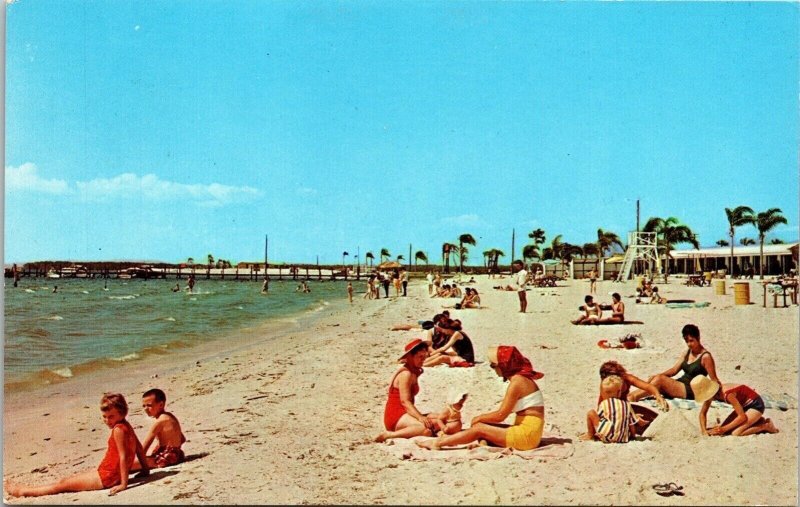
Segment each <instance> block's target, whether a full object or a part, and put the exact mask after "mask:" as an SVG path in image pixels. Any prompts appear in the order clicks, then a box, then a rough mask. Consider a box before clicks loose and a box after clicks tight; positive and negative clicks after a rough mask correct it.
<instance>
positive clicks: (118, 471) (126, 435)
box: [4, 393, 150, 496]
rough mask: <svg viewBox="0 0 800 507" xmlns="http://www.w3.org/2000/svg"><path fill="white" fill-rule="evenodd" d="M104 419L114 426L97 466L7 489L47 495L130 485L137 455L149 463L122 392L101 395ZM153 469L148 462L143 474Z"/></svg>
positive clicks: (20, 493)
mask: <svg viewBox="0 0 800 507" xmlns="http://www.w3.org/2000/svg"><path fill="white" fill-rule="evenodd" d="M100 412H102V414H103V422H104V423H105V425H106V426H108V427H109V428H111V436H109V437H108V449H106V454H105V456H104V457H103V460H102V461H101V462H100V466H99V467H97V469H93V470H87V471H85V472H81V473H78V474H75V475H72V476H70V477H66V478H64V479H61V480H59V481H58V482H54V483H52V484H46V485H44V486H24V485H22V484H15V483H12V482H6V483H5V484H4V486H5V489H6V491H8V493H9V494H10V495H12V496H44V495H54V494H57V493H67V492H75V491H94V490H98V489H106V488H111V491H109V493H108V494H109V495H116V494H117V493H119V492H120V491H122V490H124V489H126V488H127V487H128V473H129V471H130V470H131V465H133V460H134V458H135V457H138V458H139V461H140V463H145V456H144V450H143V448H142V444H141V443H140V442H139V439H138V438H136V433H135V432H134V431H133V428H132V427H131V425H130V423H129V422H128V421H127V420H126V419H125V416H127V415H128V403H127V402H126V401H125V397H124V396H122V395H121V394H112V393H106V394H104V395H103V397H102V398H101V399H100ZM149 473H150V470H149V469H148V468H147V464H146V463H145V465H143V466H142V468H141V471H140V472H139V476H145V475H148V474H149Z"/></svg>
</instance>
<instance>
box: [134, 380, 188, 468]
mask: <svg viewBox="0 0 800 507" xmlns="http://www.w3.org/2000/svg"><path fill="white" fill-rule="evenodd" d="M166 404H167V395H166V394H164V391H162V390H161V389H150V390H149V391H147V392H146V393H144V394H143V395H142V408H144V411H145V413H146V414H147V415H148V416H150V417H154V418H155V419H156V422H155V423H154V424H153V426H152V427H151V428H150V431H149V432H148V433H147V437H145V439H144V443H143V444H142V447H143V448H144V454H145V455H147V450H148V449H149V448H150V446H151V445H152V444H153V440H156V439H158V447H156V449H155V451H153V454H151V455H149V456H146V457H145V462H146V465H147V467H148V468H162V467H168V466H171V465H177V464H178V463H181V462H182V461H183V459H184V455H183V451H182V450H181V445H183V443H184V442H186V437H184V436H183V432H182V431H181V424H180V422H178V418H177V417H175V416H174V415H172V414H171V413H170V412H167V411H166V410H165V406H166Z"/></svg>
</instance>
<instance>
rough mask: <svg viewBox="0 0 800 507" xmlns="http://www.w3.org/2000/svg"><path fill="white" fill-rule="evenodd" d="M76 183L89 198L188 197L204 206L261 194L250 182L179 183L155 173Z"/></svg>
mask: <svg viewBox="0 0 800 507" xmlns="http://www.w3.org/2000/svg"><path fill="white" fill-rule="evenodd" d="M75 184H76V186H77V187H78V191H79V192H80V194H81V196H82V197H83V198H86V199H101V200H102V199H107V198H115V199H119V198H124V197H134V196H135V197H137V198H145V199H152V200H168V199H183V200H187V199H188V200H190V201H192V202H195V203H197V204H199V205H201V206H212V207H215V206H223V205H225V204H231V203H235V202H242V201H247V200H250V199H252V198H254V197H256V196H258V195H260V192H259V191H258V190H257V189H255V188H252V187H248V186H242V187H234V186H230V185H222V184H220V183H211V184H207V185H203V184H199V183H195V184H186V183H177V182H174V181H167V180H162V179H161V178H159V177H158V176H156V175H155V174H145V175H144V176H139V175H137V174H133V173H124V174H120V175H119V176H114V177H113V178H96V179H93V180H91V181H78V182H76V183H75Z"/></svg>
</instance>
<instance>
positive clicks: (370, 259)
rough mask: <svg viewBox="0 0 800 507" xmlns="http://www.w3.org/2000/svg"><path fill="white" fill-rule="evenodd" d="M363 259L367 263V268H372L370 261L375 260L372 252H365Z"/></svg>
mask: <svg viewBox="0 0 800 507" xmlns="http://www.w3.org/2000/svg"><path fill="white" fill-rule="evenodd" d="M364 257H365V258H366V259H367V260H368V261H369V267H372V261H373V260H375V255H373V253H372V252H367V253H366V254H365V255H364Z"/></svg>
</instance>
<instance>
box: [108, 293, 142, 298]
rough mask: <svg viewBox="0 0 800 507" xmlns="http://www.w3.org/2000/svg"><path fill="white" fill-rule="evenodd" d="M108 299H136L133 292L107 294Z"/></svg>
mask: <svg viewBox="0 0 800 507" xmlns="http://www.w3.org/2000/svg"><path fill="white" fill-rule="evenodd" d="M108 299H136V296H135V295H133V294H128V295H127V296H108Z"/></svg>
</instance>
